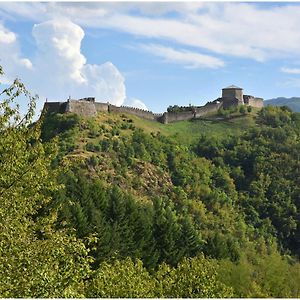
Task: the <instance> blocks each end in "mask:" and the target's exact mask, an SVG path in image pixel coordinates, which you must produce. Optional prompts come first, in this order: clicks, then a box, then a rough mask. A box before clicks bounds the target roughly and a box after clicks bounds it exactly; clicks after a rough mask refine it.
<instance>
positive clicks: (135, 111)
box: [109, 104, 156, 121]
mask: <svg viewBox="0 0 300 300" xmlns="http://www.w3.org/2000/svg"><path fill="white" fill-rule="evenodd" d="M109 111H110V112H120V113H122V112H123V113H129V114H132V115H135V116H138V117H140V118H144V119H147V120H152V121H153V120H156V117H155V115H154V114H153V112H152V111H148V110H144V109H140V108H134V107H129V106H120V107H118V106H115V105H111V104H110V105H109Z"/></svg>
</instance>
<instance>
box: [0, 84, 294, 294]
mask: <svg viewBox="0 0 300 300" xmlns="http://www.w3.org/2000/svg"><path fill="white" fill-rule="evenodd" d="M15 90H16V91H15ZM20 91H21V92H22V91H23V86H22V85H20V86H19V85H18V82H16V83H15V86H14V87H13V88H11V89H8V90H6V91H5V93H6V96H7V98H8V100H7V101H4V102H3V103H2V104H0V110H1V118H0V132H1V144H0V154H1V156H0V157H1V159H0V168H1V170H2V172H1V175H0V200H1V201H0V205H1V206H0V216H1V218H0V229H1V230H0V245H1V247H0V254H1V255H0V283H1V284H0V295H1V296H2V297H14V298H17V297H23V298H25V297H48V298H50V297H56V298H58V297H69V298H70V297H77V298H78V297H92V298H98V297H103V298H116V297H130V298H133V297H139V298H146V297H152V298H157V297H167V298H171V297H179V298H193V297H197V298H201V297H204V298H210V297H217V298H222V297H238V298H239V297H252V298H254V297H285V298H287V297H293V298H297V297H299V296H300V291H299V286H300V272H299V270H300V263H299V257H300V252H299V249H300V247H299V246H300V226H299V222H300V198H299V195H300V184H299V178H300V174H299V173H300V165H299V164H300V163H299V162H300V160H299V156H300V154H299V153H300V151H299V150H300V144H299V140H300V114H297V113H294V112H292V111H291V110H289V109H288V108H287V107H282V108H281V107H272V106H269V107H265V108H263V109H262V110H260V111H251V110H249V111H248V110H245V109H241V108H239V110H235V111H234V110H231V111H220V112H219V115H218V116H216V117H214V118H213V117H211V119H210V120H194V121H183V122H178V123H174V124H167V125H164V124H159V123H156V122H151V121H146V120H143V119H139V118H137V117H134V116H131V115H125V114H114V113H111V114H107V113H102V114H99V115H98V116H97V117H96V118H80V117H78V116H77V115H75V114H50V115H47V116H43V117H42V118H41V119H40V120H39V121H38V122H36V123H32V121H31V120H32V112H33V110H34V99H31V98H30V100H31V102H30V109H29V112H28V114H27V115H26V116H25V118H21V117H20V114H19V113H18V107H17V106H13V102H11V100H10V99H11V98H13V97H16V96H17V95H19V93H20Z"/></svg>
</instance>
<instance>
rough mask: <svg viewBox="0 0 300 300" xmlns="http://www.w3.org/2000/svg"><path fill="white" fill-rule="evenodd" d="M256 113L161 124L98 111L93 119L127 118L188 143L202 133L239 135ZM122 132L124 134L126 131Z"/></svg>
mask: <svg viewBox="0 0 300 300" xmlns="http://www.w3.org/2000/svg"><path fill="white" fill-rule="evenodd" d="M256 113H257V110H256V111H254V112H253V113H251V114H248V115H240V114H238V113H236V114H235V115H233V117H232V118H229V119H221V118H218V117H217V116H215V117H212V118H211V119H209V120H206V119H197V120H191V121H180V122H175V123H170V124H161V123H159V122H154V121H150V120H145V119H141V118H139V117H137V116H134V115H130V114H118V113H110V114H107V113H100V114H98V116H97V118H96V119H95V121H96V122H97V123H99V124H110V123H112V122H115V123H122V122H123V123H124V122H127V121H128V120H132V124H134V126H135V127H136V128H141V129H142V130H144V131H145V133H149V134H150V133H158V132H160V133H161V134H162V135H165V136H167V137H170V138H174V139H176V140H177V141H180V142H181V143H183V144H186V145H189V144H191V143H193V142H194V141H196V140H197V139H199V137H200V136H201V135H203V134H205V135H206V134H209V135H210V136H213V137H218V138H222V137H227V136H228V135H239V134H241V133H242V132H243V131H245V130H246V129H248V128H249V127H252V126H255V117H256ZM124 117H125V118H124ZM124 133H125V134H126V132H124ZM127 133H128V131H127Z"/></svg>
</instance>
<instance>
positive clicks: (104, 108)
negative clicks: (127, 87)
mask: <svg viewBox="0 0 300 300" xmlns="http://www.w3.org/2000/svg"><path fill="white" fill-rule="evenodd" d="M94 104H95V108H96V111H97V112H98V111H102V112H108V107H109V105H110V104H108V103H100V102H95V103H94Z"/></svg>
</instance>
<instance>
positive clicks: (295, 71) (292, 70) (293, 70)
mask: <svg viewBox="0 0 300 300" xmlns="http://www.w3.org/2000/svg"><path fill="white" fill-rule="evenodd" d="M280 70H281V72H283V73H288V74H300V68H285V67H283V68H281V69H280Z"/></svg>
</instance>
